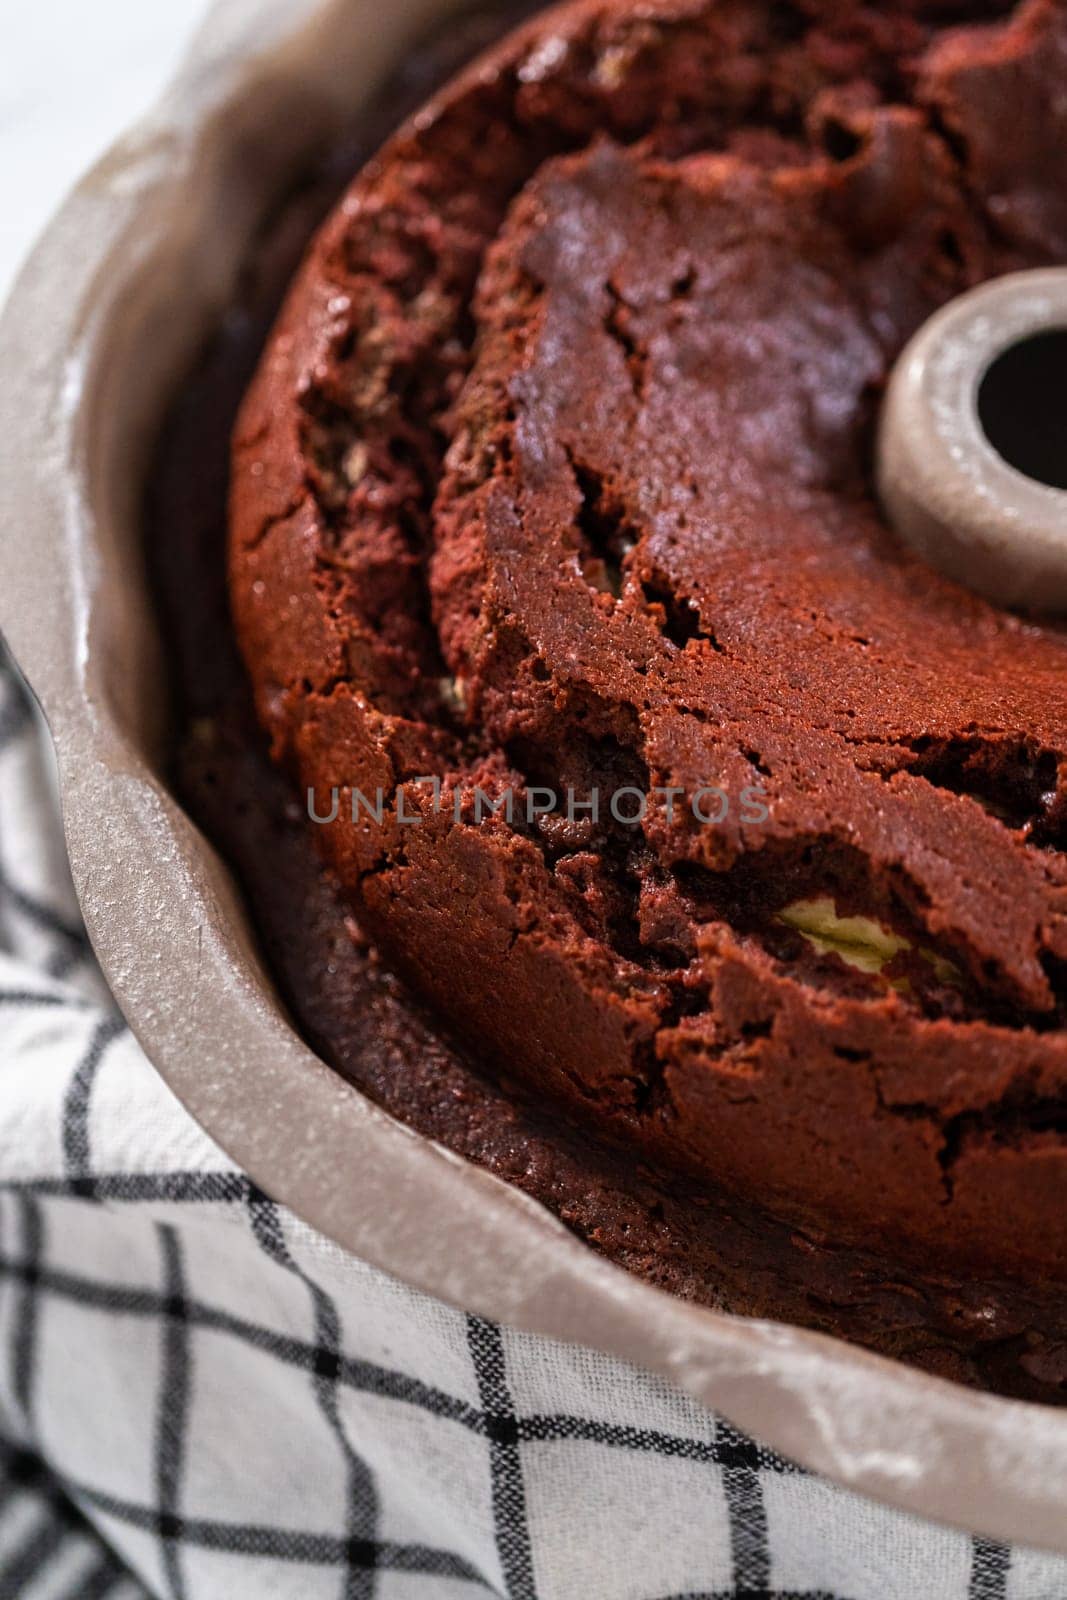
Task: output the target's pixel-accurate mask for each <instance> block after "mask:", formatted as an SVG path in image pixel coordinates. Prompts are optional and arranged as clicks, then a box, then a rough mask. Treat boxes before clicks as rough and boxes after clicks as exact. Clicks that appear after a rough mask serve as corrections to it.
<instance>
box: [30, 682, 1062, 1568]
mask: <svg viewBox="0 0 1067 1600" xmlns="http://www.w3.org/2000/svg"><path fill="white" fill-rule="evenodd" d="M479 1593H481V1594H485V1595H489V1596H498V1597H501V1600H712V1597H715V1600H720V1597H721V1600H788V1597H792V1600H1064V1597H1065V1596H1067V1561H1063V1560H1061V1559H1059V1558H1057V1557H1053V1556H1049V1555H1043V1554H1040V1553H1038V1552H1034V1551H1027V1550H1021V1549H1013V1550H1009V1549H1008V1548H1006V1547H1004V1546H1002V1545H999V1544H996V1543H993V1542H991V1541H988V1540H985V1539H981V1538H970V1537H968V1536H967V1535H966V1534H962V1533H955V1532H952V1531H948V1530H945V1529H942V1528H938V1527H935V1526H933V1525H931V1524H927V1523H923V1522H921V1521H919V1520H916V1519H914V1518H910V1517H906V1516H903V1515H901V1514H899V1513H897V1512H893V1511H889V1510H886V1509H883V1508H880V1507H878V1506H875V1505H873V1504H871V1503H869V1502H867V1501H864V1500H860V1499H858V1498H856V1497H855V1496H853V1495H850V1494H847V1493H845V1492H843V1491H842V1490H840V1489H837V1488H835V1487H834V1486H832V1485H830V1484H828V1483H826V1482H823V1481H822V1480H820V1479H818V1478H816V1477H813V1476H811V1475H810V1474H807V1473H805V1472H802V1471H801V1470H800V1469H799V1468H797V1467H795V1466H793V1465H791V1464H790V1463H788V1462H786V1461H783V1460H781V1459H779V1458H778V1457H777V1456H775V1455H774V1454H773V1453H772V1452H770V1451H768V1450H766V1449H764V1448H763V1447H762V1446H760V1445H759V1444H758V1443H756V1442H754V1441H752V1440H749V1439H747V1438H745V1437H743V1436H742V1435H740V1434H739V1433H738V1432H737V1431H736V1430H735V1429H733V1428H732V1427H730V1426H729V1425H728V1424H727V1423H726V1422H724V1421H723V1420H722V1419H720V1418H717V1417H715V1416H714V1415H712V1414H711V1413H710V1412H708V1411H705V1410H703V1409H702V1408H701V1407H700V1406H698V1405H696V1404H695V1403H693V1402H691V1401H689V1400H687V1399H686V1398H685V1397H684V1396H682V1395H680V1394H679V1393H677V1392H675V1391H674V1390H673V1389H672V1388H671V1387H670V1386H669V1385H667V1384H666V1383H664V1382H662V1381H660V1380H659V1379H657V1378H654V1377H652V1376H651V1375H649V1374H647V1373H643V1372H639V1371H636V1370H635V1369H633V1368H630V1367H627V1366H625V1365H623V1364H622V1363H620V1362H618V1361H615V1360H612V1359H611V1358H609V1357H607V1356H604V1355H600V1354H597V1353H596V1352H594V1351H592V1350H585V1349H578V1348H573V1347H568V1346H564V1345H559V1344H553V1343H550V1342H548V1341H545V1340H540V1339H536V1338H531V1337H528V1336H526V1335H524V1334H519V1333H515V1332H512V1331H509V1330H507V1329H505V1328H500V1327H497V1326H495V1325H493V1324H491V1323H488V1322H485V1321H483V1320H481V1319H479V1318H477V1317H473V1316H464V1315H462V1314H461V1313H460V1312H458V1311H454V1310H452V1309H450V1308H449V1307H447V1306H444V1305H441V1304H439V1303H437V1302H435V1301H433V1300H430V1299H427V1298H426V1297H425V1296H423V1295H420V1294H417V1293H415V1292H414V1291H412V1290H410V1289H408V1288H406V1287H405V1286H404V1285H403V1284H401V1283H398V1282H396V1281H395V1280H394V1279H392V1278H390V1277H388V1276H386V1275H385V1274H384V1273H381V1272H378V1271H375V1270H372V1269H371V1268H370V1267H368V1266H366V1265H364V1264H363V1263H361V1262H360V1261H358V1260H355V1259H354V1258H352V1257H351V1256H348V1255H346V1254H344V1253H343V1252H342V1251H340V1250H339V1249H337V1248H336V1247H335V1246H334V1245H332V1244H331V1243H330V1242H329V1241H328V1240H326V1239H324V1238H322V1237H320V1236H319V1235H317V1234H315V1233H314V1232H313V1231H312V1230H310V1229H308V1228H307V1227H305V1226H303V1225H302V1224H301V1223H300V1222H299V1221H298V1220H297V1219H296V1218H295V1217H293V1216H291V1215H290V1214H289V1213H288V1212H286V1211H285V1210H284V1209H283V1208H282V1207H280V1206H278V1205H276V1204H275V1203H274V1202H273V1201H272V1200H271V1199H270V1198H269V1197H268V1196H267V1195H265V1194H263V1193H262V1192H260V1191H259V1190H258V1189H256V1188H255V1186H254V1185H253V1184H252V1183H251V1182H250V1181H249V1180H248V1179H247V1178H246V1177H245V1176H244V1175H243V1174H242V1173H241V1172H239V1171H238V1170H237V1169H236V1168H235V1167H234V1166H233V1164H232V1162H230V1161H228V1160H227V1158H226V1157H225V1156H224V1155H223V1154H222V1152H221V1151H220V1150H218V1149H217V1148H216V1147H215V1145H214V1144H213V1143H212V1142H211V1140H210V1139H209V1138H208V1137H207V1136H206V1135H205V1134H204V1133H203V1132H202V1131H201V1130H200V1128H199V1127H198V1126H197V1125H196V1124H195V1123H194V1122H193V1121H192V1120H191V1119H190V1118H189V1117H188V1116H187V1114H186V1113H185V1112H184V1111H183V1109H182V1108H181V1106H180V1105H179V1104H178V1102H177V1101H176V1100H175V1099H174V1098H173V1096H172V1095H171V1094H170V1092H169V1091H168V1090H167V1088H166V1087H165V1086H164V1084H163V1083H162V1081H161V1080H160V1078H159V1077H158V1076H157V1075H156V1073H155V1072H154V1070H153V1069H152V1067H151V1065H150V1064H149V1063H148V1061H147V1060H146V1059H145V1057H144V1055H143V1054H142V1052H141V1050H140V1049H139V1047H138V1046H137V1044H136V1042H135V1041H134V1039H133V1038H132V1036H131V1035H130V1033H129V1031H128V1030H127V1028H126V1026H125V1024H124V1023H123V1021H122V1019H121V1017H120V1016H119V1014H118V1012H117V1011H116V1009H115V1007H114V1004H113V1002H112V1001H111V999H110V997H109V995H108V992H107V990H106V987H105V986H104V984H103V982H102V980H101V977H100V974H99V972H98V970H97V969H96V967H95V965H94V962H93V958H92V953H91V951H90V949H89V946H88V944H87V942H86V939H85V935H84V932H83V930H82V927H81V924H80V921H79V918H78V912H77V906H76V902H75V900H74V896H73V892H72V889H71V886H70V880H69V876H68V873H67V869H66V864H65V857H64V854H63V849H62V842H61V837H60V831H59V823H58V817H57V811H56V805H55V790H54V783H53V781H52V777H51V769H50V762H49V752H48V750H47V744H46V740H45V736H44V735H43V733H42V730H41V728H40V724H39V722H38V720H37V718H36V715H35V713H34V711H33V710H32V708H31V706H30V704H29V701H28V699H27V697H26V695H25V693H24V691H23V690H22V689H21V687H20V686H19V684H18V682H17V681H16V678H15V675H14V673H13V672H12V671H11V669H10V667H9V666H8V665H5V663H4V661H3V659H2V658H0V1600H16V1597H17V1600H97V1597H105V1596H106V1597H107V1600H136V1597H145V1596H152V1597H157V1596H158V1597H160V1600H246V1597H247V1600H268V1597H279V1600H281V1597H284V1600H290V1597H291V1600H319V1597H322V1600H342V1597H344V1600H356V1597H366V1600H436V1597H440V1600H450V1597H455V1600H460V1597H461V1596H467V1595H470V1596H475V1595H476V1594H479Z"/></svg>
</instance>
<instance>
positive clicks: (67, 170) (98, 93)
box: [0, 0, 208, 300]
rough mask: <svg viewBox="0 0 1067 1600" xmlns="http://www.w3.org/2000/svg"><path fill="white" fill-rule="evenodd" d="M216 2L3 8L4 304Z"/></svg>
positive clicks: (14, 1) (42, 2)
mask: <svg viewBox="0 0 1067 1600" xmlns="http://www.w3.org/2000/svg"><path fill="white" fill-rule="evenodd" d="M207 9H208V0H0V39H2V41H3V44H2V48H0V195H2V197H3V204H2V206H0V300H2V299H3V298H4V296H5V294H6V293H7V290H8V288H9V286H10V284H11V280H12V278H13V277H14V274H15V272H16V270H17V268H18V266H19V264H20V262H21V260H22V258H23V257H24V256H25V254H26V252H27V250H29V248H30V246H31V245H32V243H33V241H34V239H35V238H36V236H37V234H38V233H39V232H40V230H41V229H42V228H43V226H44V225H45V223H46V222H47V221H48V219H49V217H50V216H51V214H52V212H53V211H54V210H55V209H56V206H57V205H58V204H59V201H60V200H61V199H62V198H63V195H64V194H65V193H66V191H67V190H68V189H69V188H70V187H71V185H72V184H73V183H74V181H75V179H76V178H78V176H79V175H80V174H81V173H82V172H84V171H85V169H86V168H87V167H89V166H91V165H92V163H93V162H94V161H95V160H96V158H97V156H99V155H100V154H102V152H103V151H104V150H105V149H106V148H107V146H108V145H109V144H110V143H111V141H112V140H113V139H114V138H115V137H116V136H117V135H118V134H119V133H121V132H122V131H123V129H124V128H126V127H128V126H129V124H130V123H131V122H133V121H134V120H135V119H136V118H137V117H138V116H139V115H140V114H141V113H142V112H144V111H146V110H147V109H148V108H149V106H151V104H152V103H153V101H154V100H155V99H156V97H157V95H158V94H159V92H160V90H161V89H162V88H163V85H164V84H165V82H166V80H167V78H168V77H169V76H170V74H171V73H172V71H173V70H174V67H175V66H176V64H177V61H178V59H179V56H180V55H181V52H182V51H183V49H184V48H185V45H186V43H187V42H188V40H189V38H190V37H191V35H192V33H193V30H194V28H195V26H196V24H197V23H198V22H199V20H200V19H201V17H202V16H203V14H204V12H205V11H206V10H207Z"/></svg>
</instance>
